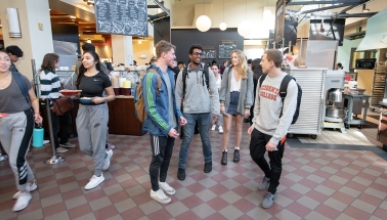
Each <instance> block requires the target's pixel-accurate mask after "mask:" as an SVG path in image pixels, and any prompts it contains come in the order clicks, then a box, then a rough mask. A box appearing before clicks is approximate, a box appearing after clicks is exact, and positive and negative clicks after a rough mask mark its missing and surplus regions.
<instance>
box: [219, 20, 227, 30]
mask: <svg viewBox="0 0 387 220" xmlns="http://www.w3.org/2000/svg"><path fill="white" fill-rule="evenodd" d="M219 29H220V30H221V31H225V30H226V29H227V24H226V23H224V22H222V23H220V24H219Z"/></svg>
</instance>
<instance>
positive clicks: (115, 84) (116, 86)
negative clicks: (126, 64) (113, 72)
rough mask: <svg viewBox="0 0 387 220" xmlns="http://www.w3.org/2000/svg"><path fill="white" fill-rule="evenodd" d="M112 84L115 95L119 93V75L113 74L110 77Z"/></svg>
mask: <svg viewBox="0 0 387 220" xmlns="http://www.w3.org/2000/svg"><path fill="white" fill-rule="evenodd" d="M112 86H113V90H114V94H115V95H120V83H119V77H118V76H113V77H112Z"/></svg>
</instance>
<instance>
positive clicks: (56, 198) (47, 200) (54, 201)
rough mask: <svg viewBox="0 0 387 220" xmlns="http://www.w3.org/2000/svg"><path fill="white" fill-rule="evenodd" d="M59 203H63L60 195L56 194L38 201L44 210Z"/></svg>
mask: <svg viewBox="0 0 387 220" xmlns="http://www.w3.org/2000/svg"><path fill="white" fill-rule="evenodd" d="M59 202H63V199H62V195H61V194H56V195H53V196H50V197H47V198H44V199H42V200H41V201H40V203H41V204H42V207H43V208H45V207H47V206H50V205H54V204H57V203H59Z"/></svg>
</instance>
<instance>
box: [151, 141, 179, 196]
mask: <svg viewBox="0 0 387 220" xmlns="http://www.w3.org/2000/svg"><path fill="white" fill-rule="evenodd" d="M150 139H151V146H152V155H153V156H152V161H151V164H150V166H149V175H150V179H151V184H152V190H153V191H157V190H159V174H160V182H165V180H166V179H167V173H168V168H169V162H170V161H171V157H172V151H173V145H174V144H175V138H171V137H169V136H168V137H165V136H153V135H150Z"/></svg>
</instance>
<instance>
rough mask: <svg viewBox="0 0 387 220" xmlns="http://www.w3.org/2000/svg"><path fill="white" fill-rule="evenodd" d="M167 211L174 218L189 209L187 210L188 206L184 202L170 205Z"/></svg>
mask: <svg viewBox="0 0 387 220" xmlns="http://www.w3.org/2000/svg"><path fill="white" fill-rule="evenodd" d="M165 209H166V210H167V211H168V212H169V214H171V215H172V216H173V217H176V216H178V215H180V214H182V213H184V212H186V211H188V210H189V209H188V208H187V206H185V205H184V204H183V203H182V202H180V201H179V202H174V203H173V204H171V205H168V206H167V207H165Z"/></svg>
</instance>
